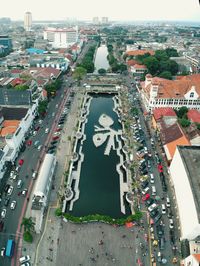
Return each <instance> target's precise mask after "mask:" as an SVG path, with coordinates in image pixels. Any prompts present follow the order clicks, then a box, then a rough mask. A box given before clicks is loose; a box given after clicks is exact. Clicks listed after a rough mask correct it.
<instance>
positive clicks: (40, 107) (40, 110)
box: [38, 101, 48, 116]
mask: <svg viewBox="0 0 200 266" xmlns="http://www.w3.org/2000/svg"><path fill="white" fill-rule="evenodd" d="M47 105H48V102H47V101H40V102H39V104H38V113H39V114H40V115H42V116H43V115H44V114H45V113H46V110H47Z"/></svg>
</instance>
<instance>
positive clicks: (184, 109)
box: [176, 106, 188, 118]
mask: <svg viewBox="0 0 200 266" xmlns="http://www.w3.org/2000/svg"><path fill="white" fill-rule="evenodd" d="M187 112H188V108H187V107H186V106H182V107H181V108H180V109H179V110H177V111H176V114H177V116H178V118H183V117H184V116H185V115H186V114H187Z"/></svg>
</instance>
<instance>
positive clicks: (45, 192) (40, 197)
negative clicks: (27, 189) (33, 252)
mask: <svg viewBox="0 0 200 266" xmlns="http://www.w3.org/2000/svg"><path fill="white" fill-rule="evenodd" d="M55 167H56V157H55V156H54V155H52V154H48V153H47V154H46V155H45V158H44V160H43V163H42V166H41V168H40V171H39V175H38V177H37V181H36V184H35V188H34V192H33V197H32V206H31V217H32V218H33V221H34V222H35V231H36V233H38V234H39V233H41V228H42V222H43V216H44V211H45V209H46V207H47V206H48V198H49V190H50V189H51V184H52V177H53V175H54V171H55Z"/></svg>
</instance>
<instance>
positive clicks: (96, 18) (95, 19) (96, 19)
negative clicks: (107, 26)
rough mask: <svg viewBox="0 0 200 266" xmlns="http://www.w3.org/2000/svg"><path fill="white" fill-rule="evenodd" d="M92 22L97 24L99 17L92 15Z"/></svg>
mask: <svg viewBox="0 0 200 266" xmlns="http://www.w3.org/2000/svg"><path fill="white" fill-rule="evenodd" d="M92 23H93V24H95V25H98V24H99V17H93V19H92Z"/></svg>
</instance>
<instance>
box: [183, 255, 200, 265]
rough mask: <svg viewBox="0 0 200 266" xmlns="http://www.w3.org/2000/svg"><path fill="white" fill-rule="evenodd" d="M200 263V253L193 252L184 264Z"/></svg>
mask: <svg viewBox="0 0 200 266" xmlns="http://www.w3.org/2000/svg"><path fill="white" fill-rule="evenodd" d="M199 265H200V253H199V254H192V255H190V256H188V257H187V258H186V259H185V260H184V266H199Z"/></svg>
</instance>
